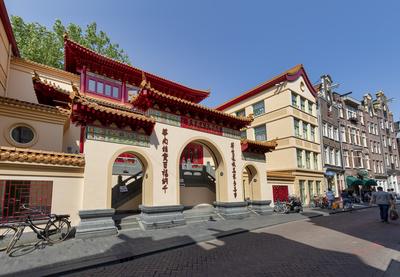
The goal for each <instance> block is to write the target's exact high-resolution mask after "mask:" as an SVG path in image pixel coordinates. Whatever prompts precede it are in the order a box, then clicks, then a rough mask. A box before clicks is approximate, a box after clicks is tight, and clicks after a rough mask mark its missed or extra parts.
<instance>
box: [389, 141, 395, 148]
mask: <svg viewBox="0 0 400 277" xmlns="http://www.w3.org/2000/svg"><path fill="white" fill-rule="evenodd" d="M389 142H391V139H389ZM392 145H393V149H394V150H396V140H395V139H393V143H392Z"/></svg>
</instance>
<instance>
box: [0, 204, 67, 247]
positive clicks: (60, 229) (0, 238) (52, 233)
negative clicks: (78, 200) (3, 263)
mask: <svg viewBox="0 0 400 277" xmlns="http://www.w3.org/2000/svg"><path fill="white" fill-rule="evenodd" d="M21 208H22V209H25V210H29V211H33V212H35V213H39V214H42V215H46V214H44V213H43V212H42V211H40V210H36V209H30V208H27V207H26V206H24V205H22V206H21ZM46 216H47V217H48V220H47V223H46V225H45V226H44V227H43V228H42V227H39V226H38V225H36V224H35V223H34V222H33V219H32V217H31V216H30V215H28V216H27V217H26V218H25V221H24V222H21V223H15V224H3V225H0V251H4V250H5V251H6V253H7V254H8V253H10V252H11V250H12V249H13V248H14V246H15V244H16V243H17V242H18V240H19V239H20V238H21V236H22V234H23V232H24V230H25V228H26V227H29V228H31V230H32V231H33V232H35V233H36V235H37V238H38V239H40V240H42V241H46V242H48V243H50V244H54V243H57V242H61V241H63V240H65V239H66V238H67V237H68V235H69V233H70V232H71V222H70V221H69V220H68V218H69V215H56V214H51V215H46Z"/></svg>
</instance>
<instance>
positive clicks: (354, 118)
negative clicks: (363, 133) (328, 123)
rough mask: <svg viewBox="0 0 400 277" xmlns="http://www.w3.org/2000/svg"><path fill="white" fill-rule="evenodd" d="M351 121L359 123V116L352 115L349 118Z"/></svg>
mask: <svg viewBox="0 0 400 277" xmlns="http://www.w3.org/2000/svg"><path fill="white" fill-rule="evenodd" d="M349 121H350V122H351V123H354V124H357V123H358V118H357V117H356V116H352V117H350V118H349Z"/></svg>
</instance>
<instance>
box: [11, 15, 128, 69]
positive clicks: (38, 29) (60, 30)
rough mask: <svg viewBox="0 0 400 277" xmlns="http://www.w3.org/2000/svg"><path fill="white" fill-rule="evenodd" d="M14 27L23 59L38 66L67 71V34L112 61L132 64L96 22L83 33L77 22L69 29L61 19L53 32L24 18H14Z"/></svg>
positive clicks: (57, 21) (70, 25) (69, 26)
mask: <svg viewBox="0 0 400 277" xmlns="http://www.w3.org/2000/svg"><path fill="white" fill-rule="evenodd" d="M11 25H12V27H13V31H14V35H15V40H16V41H17V45H18V48H19V51H20V53H21V57H23V58H26V59H29V60H32V61H35V62H38V63H42V64H46V65H49V66H53V67H56V68H63V66H64V38H63V35H64V33H68V37H69V38H70V39H72V40H73V41H76V42H77V43H79V44H82V45H83V46H85V47H87V48H89V49H92V50H94V51H96V52H98V53H100V54H102V55H105V56H107V57H109V58H112V59H115V60H118V61H121V62H124V63H127V64H130V60H129V57H128V55H127V54H126V53H125V51H124V50H123V49H120V47H119V45H118V44H116V43H111V40H110V38H109V37H108V35H107V34H106V33H105V32H103V31H97V24H96V23H95V22H93V23H90V24H89V25H87V26H86V29H85V30H82V28H81V27H80V26H78V25H76V24H73V23H70V24H69V25H68V26H66V27H65V26H64V25H63V24H62V22H61V20H59V19H57V20H56V22H55V23H54V25H53V28H52V29H53V30H52V31H51V30H48V29H47V28H46V27H45V26H43V25H40V24H39V23H36V22H34V23H25V22H24V20H23V19H22V18H21V17H19V16H11Z"/></svg>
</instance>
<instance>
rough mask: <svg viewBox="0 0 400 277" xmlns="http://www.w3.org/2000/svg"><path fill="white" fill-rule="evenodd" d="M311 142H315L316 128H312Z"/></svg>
mask: <svg viewBox="0 0 400 277" xmlns="http://www.w3.org/2000/svg"><path fill="white" fill-rule="evenodd" d="M310 131H311V141H315V127H314V126H311V129H310Z"/></svg>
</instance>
